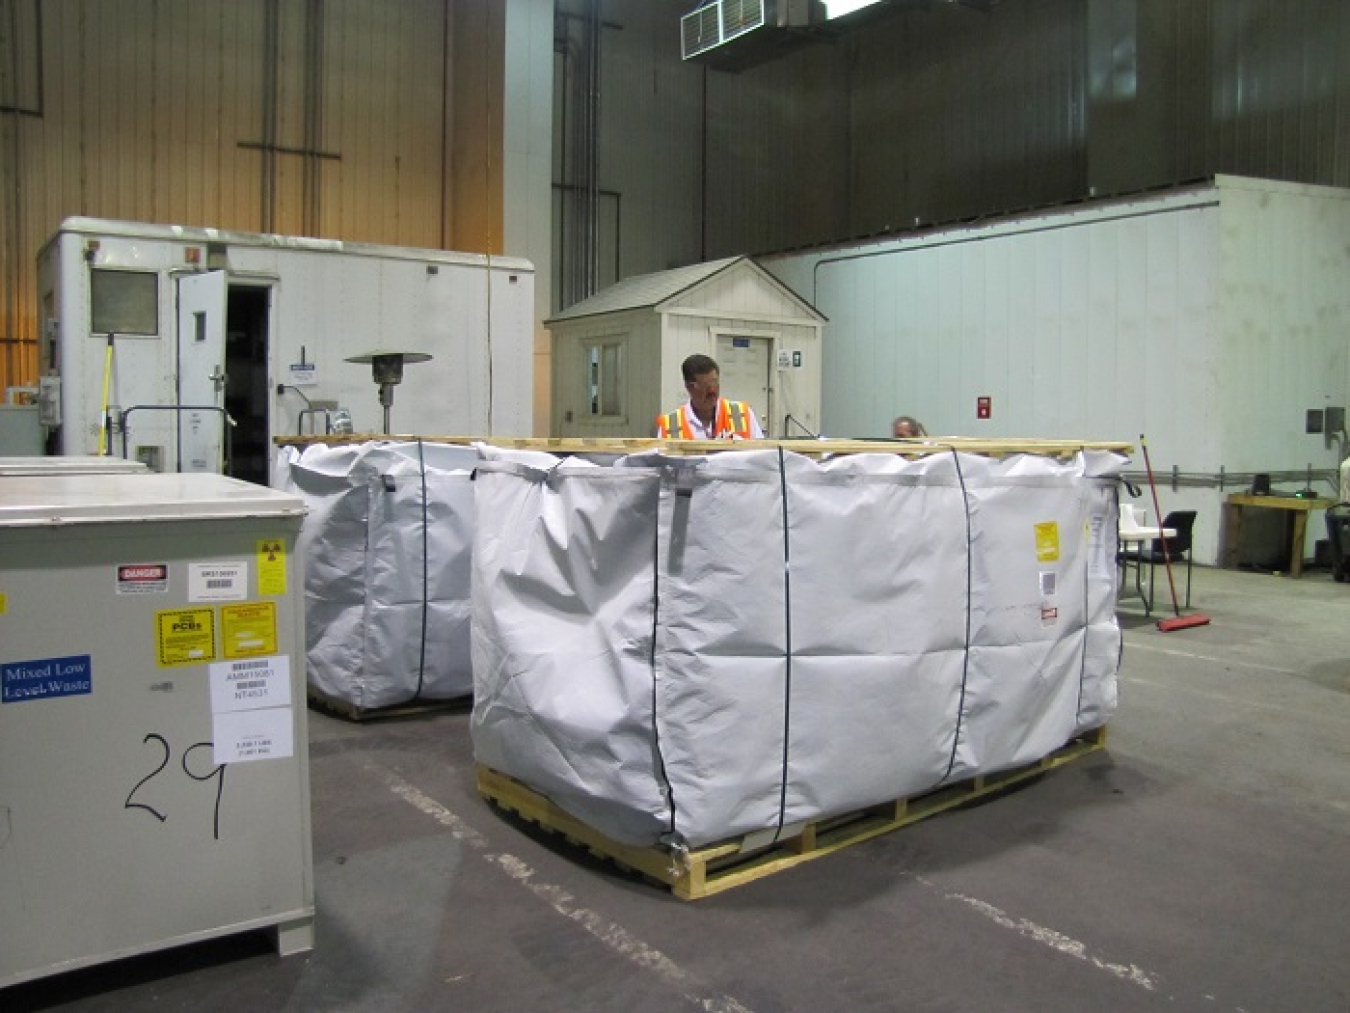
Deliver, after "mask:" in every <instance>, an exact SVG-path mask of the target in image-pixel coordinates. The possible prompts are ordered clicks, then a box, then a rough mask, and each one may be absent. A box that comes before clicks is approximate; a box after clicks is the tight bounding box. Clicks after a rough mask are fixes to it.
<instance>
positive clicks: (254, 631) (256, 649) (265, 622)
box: [220, 601, 277, 661]
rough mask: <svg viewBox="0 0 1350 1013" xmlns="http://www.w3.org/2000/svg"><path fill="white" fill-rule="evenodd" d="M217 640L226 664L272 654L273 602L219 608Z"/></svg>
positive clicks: (274, 640) (274, 630) (274, 637)
mask: <svg viewBox="0 0 1350 1013" xmlns="http://www.w3.org/2000/svg"><path fill="white" fill-rule="evenodd" d="M220 639H221V645H222V648H223V650H224V652H225V658H226V660H227V661H228V660H229V659H231V658H256V657H259V656H261V655H270V654H276V653H277V606H276V602H270V601H258V602H248V603H247V604H244V605H222V606H220Z"/></svg>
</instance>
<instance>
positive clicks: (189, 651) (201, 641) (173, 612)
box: [155, 608, 216, 668]
mask: <svg viewBox="0 0 1350 1013" xmlns="http://www.w3.org/2000/svg"><path fill="white" fill-rule="evenodd" d="M155 634H156V643H157V645H158V647H159V667H160V668H171V667H172V666H174V665H200V664H204V663H205V662H208V661H215V660H216V616H215V612H214V611H213V610H212V609H209V608H198V609H166V610H164V611H163V612H156V613H155Z"/></svg>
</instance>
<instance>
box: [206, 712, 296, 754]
mask: <svg viewBox="0 0 1350 1013" xmlns="http://www.w3.org/2000/svg"><path fill="white" fill-rule="evenodd" d="M292 721H293V715H292V714H291V709H290V708H289V707H269V708H268V709H267V710H258V711H229V712H228V713H224V714H216V715H214V716H213V717H212V718H211V737H212V739H213V740H214V741H215V758H216V763H248V762H250V761H252V760H282V759H285V758H286V757H288V756H293V755H294V754H295V735H294V732H293V730H292V728H293V725H292Z"/></svg>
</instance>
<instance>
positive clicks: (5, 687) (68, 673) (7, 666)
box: [0, 654, 94, 703]
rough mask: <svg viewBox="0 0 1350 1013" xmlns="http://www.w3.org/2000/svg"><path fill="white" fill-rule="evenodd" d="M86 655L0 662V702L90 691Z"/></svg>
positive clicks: (16, 701) (79, 693)
mask: <svg viewBox="0 0 1350 1013" xmlns="http://www.w3.org/2000/svg"><path fill="white" fill-rule="evenodd" d="M93 671H94V667H93V665H92V664H91V663H90V660H89V655H87V654H77V655H75V656H74V657H70V658H41V659H39V660H37V661H6V662H0V703H21V702H23V701H24V700H42V699H45V698H47V697H52V696H79V695H82V694H85V693H89V692H92V690H93Z"/></svg>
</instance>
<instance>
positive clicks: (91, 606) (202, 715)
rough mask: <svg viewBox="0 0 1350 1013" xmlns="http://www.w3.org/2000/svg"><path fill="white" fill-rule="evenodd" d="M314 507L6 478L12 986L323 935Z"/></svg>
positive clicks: (250, 495)
mask: <svg viewBox="0 0 1350 1013" xmlns="http://www.w3.org/2000/svg"><path fill="white" fill-rule="evenodd" d="M303 512H304V507H303V505H302V504H301V502H300V501H299V500H297V499H295V498H294V497H291V496H287V495H285V494H283V493H279V492H276V491H274V490H271V489H267V488H265V487H262V486H257V485H253V484H250V483H246V482H241V481H238V480H235V479H229V478H225V477H222V476H217V475H154V474H140V475H115V474H113V475H109V474H103V475H57V474H46V475H38V476H16V477H11V478H6V479H5V480H4V481H3V482H0V986H4V985H9V984H13V983H16V982H21V981H26V980H29V979H32V978H38V977H42V976H44V975H48V974H53V973H57V972H60V971H65V970H69V969H73V968H77V967H81V966H85V965H88V964H94V963H99V962H102V961H106V960H111V959H114V958H118V957H124V956H129V955H132V954H137V953H143V952H147V951H151V950H157V949H162V948H166V947H169V946H174V945H178V944H182V943H188V942H193V941H197V940H201V939H206V938H210V937H214V936H220V935H225V934H229V933H234V932H238V931H243V930H247V929H256V928H271V929H274V930H275V932H276V938H277V946H278V949H279V951H280V952H282V953H291V952H297V951H300V950H305V949H309V948H310V947H311V946H312V945H313V917H314V894H313V871H312V869H313V867H312V858H311V845H310V815H309V781H308V753H307V739H306V734H307V733H306V712H305V695H304V693H305V691H304V683H303V678H304V668H303V655H302V653H301V645H302V643H303V605H302V601H303V599H302V596H301V594H300V590H301V570H300V568H299V566H298V565H297V560H296V558H295V539H296V535H297V534H298V532H299V528H300V523H301V520H302V516H303Z"/></svg>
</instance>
